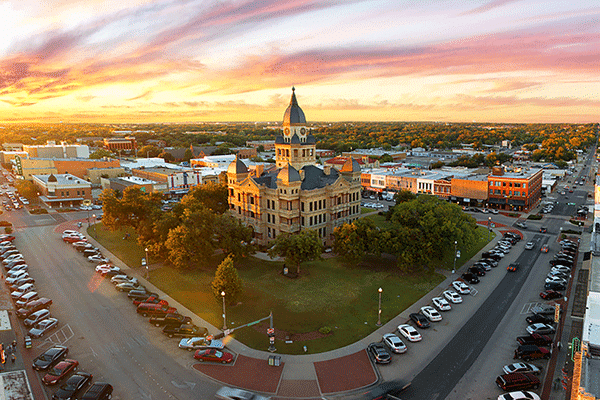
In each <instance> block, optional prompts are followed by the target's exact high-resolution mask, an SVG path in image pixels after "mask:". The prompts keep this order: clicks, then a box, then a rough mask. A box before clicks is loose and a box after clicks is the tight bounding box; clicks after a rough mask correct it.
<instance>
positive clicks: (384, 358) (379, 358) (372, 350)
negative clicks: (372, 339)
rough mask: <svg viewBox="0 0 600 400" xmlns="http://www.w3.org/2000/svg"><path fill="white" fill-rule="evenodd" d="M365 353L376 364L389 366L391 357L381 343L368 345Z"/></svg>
mask: <svg viewBox="0 0 600 400" xmlns="http://www.w3.org/2000/svg"><path fill="white" fill-rule="evenodd" d="M367 352H368V353H369V355H370V356H371V357H373V359H374V360H375V362H376V363H377V364H389V363H390V362H391V361H392V356H390V353H388V351H387V349H386V348H385V346H384V345H383V343H370V344H369V345H368V346H367Z"/></svg>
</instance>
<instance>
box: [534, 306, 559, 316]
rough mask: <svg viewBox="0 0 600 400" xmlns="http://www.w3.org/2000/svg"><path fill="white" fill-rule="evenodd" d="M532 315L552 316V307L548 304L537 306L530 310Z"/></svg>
mask: <svg viewBox="0 0 600 400" xmlns="http://www.w3.org/2000/svg"><path fill="white" fill-rule="evenodd" d="M531 312H532V313H533V314H540V315H554V306H552V305H550V304H538V305H536V306H534V307H532V308H531Z"/></svg>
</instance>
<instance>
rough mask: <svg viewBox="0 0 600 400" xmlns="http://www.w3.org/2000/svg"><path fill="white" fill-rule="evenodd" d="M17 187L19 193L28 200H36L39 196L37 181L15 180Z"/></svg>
mask: <svg viewBox="0 0 600 400" xmlns="http://www.w3.org/2000/svg"><path fill="white" fill-rule="evenodd" d="M14 185H15V188H16V189H17V190H18V191H19V194H20V195H21V196H23V197H25V198H27V199H28V200H35V199H37V198H38V191H37V190H38V189H37V186H35V183H33V182H32V181H29V180H24V179H23V180H21V179H19V180H15V183H14Z"/></svg>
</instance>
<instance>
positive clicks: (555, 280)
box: [546, 276, 567, 285]
mask: <svg viewBox="0 0 600 400" xmlns="http://www.w3.org/2000/svg"><path fill="white" fill-rule="evenodd" d="M550 282H552V283H560V284H562V285H566V284H567V280H566V279H563V278H559V277H557V276H552V277H547V278H546V283H550Z"/></svg>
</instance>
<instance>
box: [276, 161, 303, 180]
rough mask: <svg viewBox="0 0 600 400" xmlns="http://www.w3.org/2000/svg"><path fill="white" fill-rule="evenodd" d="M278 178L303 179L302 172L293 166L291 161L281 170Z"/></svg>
mask: <svg viewBox="0 0 600 400" xmlns="http://www.w3.org/2000/svg"><path fill="white" fill-rule="evenodd" d="M277 180H278V181H279V180H281V181H283V182H286V183H289V182H300V181H301V180H302V179H301V178H300V173H298V171H297V170H296V168H294V167H292V166H291V165H290V164H289V163H288V164H287V165H286V166H285V167H283V168H282V169H281V171H279V173H278V174H277Z"/></svg>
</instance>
